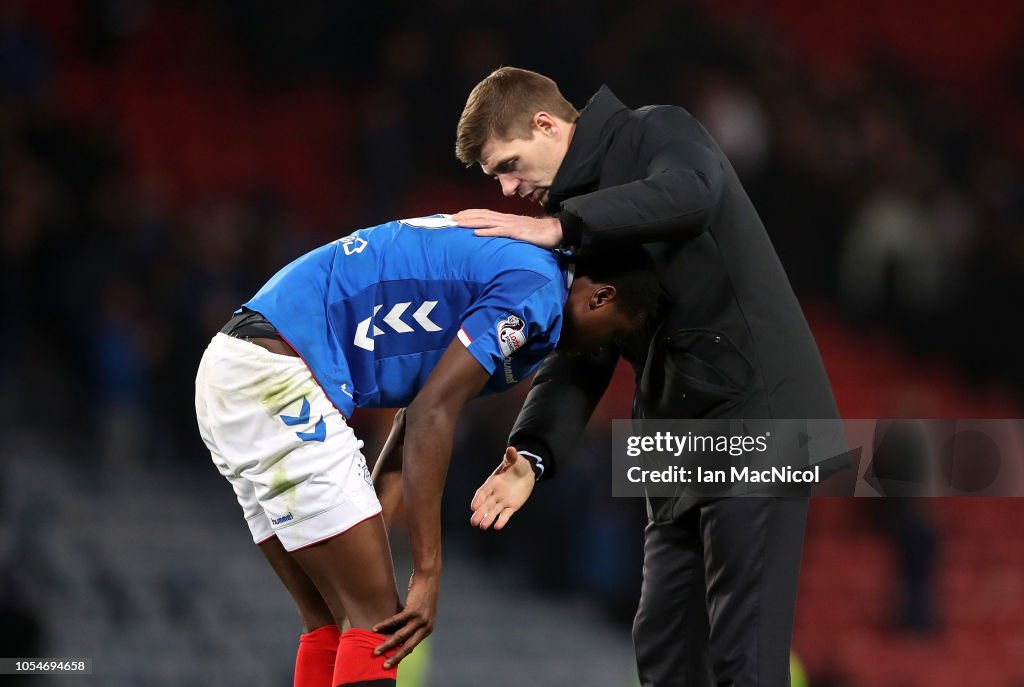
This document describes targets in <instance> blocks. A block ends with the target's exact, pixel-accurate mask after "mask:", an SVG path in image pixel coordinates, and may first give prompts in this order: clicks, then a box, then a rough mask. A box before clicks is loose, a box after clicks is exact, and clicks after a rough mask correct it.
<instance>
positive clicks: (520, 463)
mask: <svg viewBox="0 0 1024 687" xmlns="http://www.w3.org/2000/svg"><path fill="white" fill-rule="evenodd" d="M536 482H537V480H536V478H535V477H534V475H533V466H532V465H530V461H529V460H527V459H526V458H524V457H523V456H522V455H520V453H519V451H517V450H515V448H513V447H512V446H509V447H508V448H507V449H505V456H504V457H503V458H502V460H501V465H499V466H498V467H497V468H496V469H495V470H494V472H492V473H491V476H490V477H488V478H487V480H486V481H485V482H484V483H483V484H482V485H480V488H479V489H477V490H476V494H474V495H473V501H472V502H471V503H470V505H469V507H470V508H471V509H472V510H473V515H472V517H471V518H470V519H469V523H470V524H471V525H473V527H479V528H480V529H482V530H486V529H488V528H489V527H491V525H494V529H496V530H500V529H502V528H504V527H505V525H507V524H508V521H509V520H510V519H511V518H512V516H513V515H515V513H516V511H518V510H519V509H520V508H522V507H523V504H524V503H526V500H527V499H528V498H530V494H532V493H533V486H534V484H536Z"/></svg>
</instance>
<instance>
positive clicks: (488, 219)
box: [452, 210, 562, 248]
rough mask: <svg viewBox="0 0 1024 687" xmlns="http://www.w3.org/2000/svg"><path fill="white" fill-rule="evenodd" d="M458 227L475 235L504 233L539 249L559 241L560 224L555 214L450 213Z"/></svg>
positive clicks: (465, 211)
mask: <svg viewBox="0 0 1024 687" xmlns="http://www.w3.org/2000/svg"><path fill="white" fill-rule="evenodd" d="M452 219H453V220H455V221H456V222H458V224H459V226H460V227H466V228H467V229H475V231H474V232H473V233H474V234H476V235H477V236H504V237H505V238H510V239H518V240H519V241H526V242H527V243H532V244H533V245H535V246H540V247H541V248H555V247H557V246H558V244H559V243H561V242H562V225H561V223H560V222H559V221H558V219H557V218H555V217H527V216H526V215H510V214H508V213H505V212H495V211H494V210H463V211H462V212H457V213H455V214H454V215H452Z"/></svg>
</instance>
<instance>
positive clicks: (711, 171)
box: [510, 87, 838, 476]
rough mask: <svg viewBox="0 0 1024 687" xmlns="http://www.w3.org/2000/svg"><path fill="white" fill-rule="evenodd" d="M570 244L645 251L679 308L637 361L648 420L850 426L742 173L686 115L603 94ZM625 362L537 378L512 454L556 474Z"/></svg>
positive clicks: (637, 405)
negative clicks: (527, 456)
mask: <svg viewBox="0 0 1024 687" xmlns="http://www.w3.org/2000/svg"><path fill="white" fill-rule="evenodd" d="M546 209H547V211H548V212H549V213H551V214H555V215H557V216H558V217H559V218H560V220H561V222H562V227H563V235H564V238H563V244H564V245H573V246H578V247H580V248H581V249H582V250H585V251H589V250H613V249H616V248H617V247H619V248H621V247H623V246H624V245H637V244H641V243H642V244H643V245H644V247H645V248H646V249H647V251H648V253H649V254H650V256H651V257H652V259H653V261H654V265H655V270H656V271H657V273H658V278H659V281H660V283H661V285H662V288H663V289H664V291H665V295H666V297H667V302H668V307H667V308H666V309H665V312H664V314H663V316H662V317H661V318H660V320H661V321H660V323H659V327H658V329H657V331H656V332H655V333H654V334H653V336H652V337H651V340H650V341H649V346H648V347H647V348H646V353H645V354H641V355H639V356H635V355H634V356H632V359H631V362H632V363H633V365H634V369H635V371H636V375H637V391H636V395H635V398H634V405H633V410H634V416H636V417H644V418H755V419H774V418H822V419H835V418H838V412H837V410H836V405H835V400H834V399H833V397H832V391H831V388H830V386H829V382H828V378H827V376H826V374H825V369H824V367H823V365H822V362H821V356H820V354H819V353H818V348H817V345H816V344H815V342H814V338H813V336H812V335H811V332H810V329H809V328H808V326H807V321H806V320H805V319H804V316H803V312H802V311H801V309H800V305H799V303H798V302H797V300H796V297H795V296H794V294H793V290H792V288H791V287H790V285H789V280H788V279H787V278H786V274H785V272H784V271H783V269H782V265H781V263H780V262H779V259H778V256H777V255H776V254H775V249H774V248H773V247H772V244H771V241H770V240H769V239H768V234H767V233H766V232H765V228H764V225H763V224H762V223H761V220H760V218H759V217H758V215H757V212H756V211H755V210H754V207H753V205H752V204H751V202H750V199H749V198H748V197H747V194H746V192H745V191H744V190H743V187H742V186H741V185H740V182H739V180H738V179H737V177H736V174H735V172H734V171H733V169H732V166H731V165H730V164H729V162H728V160H727V159H726V157H725V155H724V154H723V153H722V151H721V150H720V149H719V147H718V145H717V144H716V143H715V142H714V141H713V140H712V138H711V136H710V135H709V134H708V133H707V131H705V130H704V128H703V127H702V126H701V125H700V123H699V122H697V120H696V119H694V118H693V117H692V116H691V115H690V114H689V113H687V112H686V111H685V110H683V109H682V108H679V107H670V106H660V105H656V106H650V107H643V108H640V109H638V110H630V109H629V108H627V107H626V106H625V105H623V104H622V103H621V102H619V100H618V99H617V98H616V97H615V96H614V95H613V94H612V93H611V91H610V90H608V88H607V87H602V88H601V90H599V91H598V92H597V93H596V94H595V95H594V96H593V98H591V100H590V102H589V103H587V106H586V107H585V108H584V109H583V111H582V112H581V113H580V118H579V121H578V122H577V125H576V130H575V133H574V135H573V138H572V142H571V143H570V146H569V150H568V152H567V153H566V156H565V160H564V161H563V162H562V165H561V167H560V168H559V171H558V174H557V176H556V177H555V180H554V183H553V185H552V187H551V189H550V191H549V201H548V206H547V208H546ZM615 363H616V360H615V359H611V358H609V359H607V360H603V361H594V360H582V359H574V358H567V357H565V356H559V355H557V354H556V355H554V356H552V357H550V358H549V359H548V360H547V361H546V362H545V363H544V365H543V366H542V367H541V369H540V370H539V372H538V373H537V376H536V377H535V378H534V381H533V385H532V387H531V389H530V393H529V396H528V398H527V401H526V404H525V405H524V407H523V410H522V412H521V413H520V415H519V419H518V420H517V422H516V425H515V427H514V428H513V431H512V435H511V438H510V445H512V446H515V447H517V448H519V449H520V450H524V449H525V450H528V451H531V452H533V453H535V454H537V455H539V456H541V457H542V459H543V460H544V463H545V472H544V476H550V475H551V474H552V473H553V472H554V468H555V465H556V464H557V462H558V460H560V459H562V458H563V457H565V456H566V455H567V454H568V453H569V452H570V451H571V449H572V447H573V446H574V444H575V443H576V440H577V438H578V436H579V435H580V433H581V432H582V431H583V429H584V427H585V425H586V423H587V420H588V419H589V418H590V415H591V413H592V411H593V409H594V407H595V406H596V405H597V402H598V400H600V397H601V395H602V394H603V393H604V390H605V388H606V387H607V385H608V381H609V379H610V377H611V374H612V372H613V371H614V367H615Z"/></svg>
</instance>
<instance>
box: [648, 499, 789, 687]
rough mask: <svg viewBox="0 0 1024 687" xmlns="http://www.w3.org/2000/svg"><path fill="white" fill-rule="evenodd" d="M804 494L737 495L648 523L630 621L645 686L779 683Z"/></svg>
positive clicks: (784, 672)
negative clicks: (633, 615)
mask: <svg viewBox="0 0 1024 687" xmlns="http://www.w3.org/2000/svg"><path fill="white" fill-rule="evenodd" d="M807 504H808V502H807V499H806V498H800V497H795V498H761V497H743V498H728V499H717V500H713V501H709V502H706V503H702V504H698V505H696V506H694V507H693V508H690V509H689V510H687V511H685V512H684V513H683V514H682V515H681V516H680V517H679V518H677V519H676V520H674V521H673V522H669V523H657V522H651V523H649V524H648V525H647V529H646V532H645V538H644V580H643V589H642V591H641V595H640V607H639V609H638V610H637V614H636V620H635V622H634V624H633V643H634V646H635V648H636V659H637V667H638V669H639V673H640V682H641V683H642V685H643V687H712V686H714V687H755V686H756V687H785V686H786V685H789V652H790V645H791V642H792V635H793V613H794V610H795V608H796V591H797V582H798V580H799V576H800V557H801V554H802V552H803V541H804V527H805V524H806V522H807Z"/></svg>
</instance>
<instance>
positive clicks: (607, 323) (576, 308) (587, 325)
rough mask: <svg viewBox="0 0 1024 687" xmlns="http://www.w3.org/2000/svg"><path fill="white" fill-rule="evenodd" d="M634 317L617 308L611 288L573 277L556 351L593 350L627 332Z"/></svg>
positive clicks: (584, 353) (595, 350) (598, 349)
mask: <svg viewBox="0 0 1024 687" xmlns="http://www.w3.org/2000/svg"><path fill="white" fill-rule="evenodd" d="M634 324H635V322H634V318H632V317H630V316H629V315H627V314H626V313H624V312H623V311H622V309H621V308H620V307H619V302H618V301H616V299H615V287H614V286H610V285H608V284H597V283H594V282H592V281H591V280H590V279H589V278H588V277H577V278H576V279H575V280H573V283H572V288H571V289H570V290H569V298H568V299H567V300H566V302H565V308H564V309H563V310H562V333H561V336H559V338H558V352H559V353H568V354H571V355H586V354H591V353H597V352H599V351H600V350H601V349H602V348H604V347H605V346H607V345H608V344H609V343H611V341H612V339H615V338H616V337H619V336H622V335H624V334H626V333H628V332H629V331H630V330H631V329H632V328H633V326H634Z"/></svg>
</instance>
